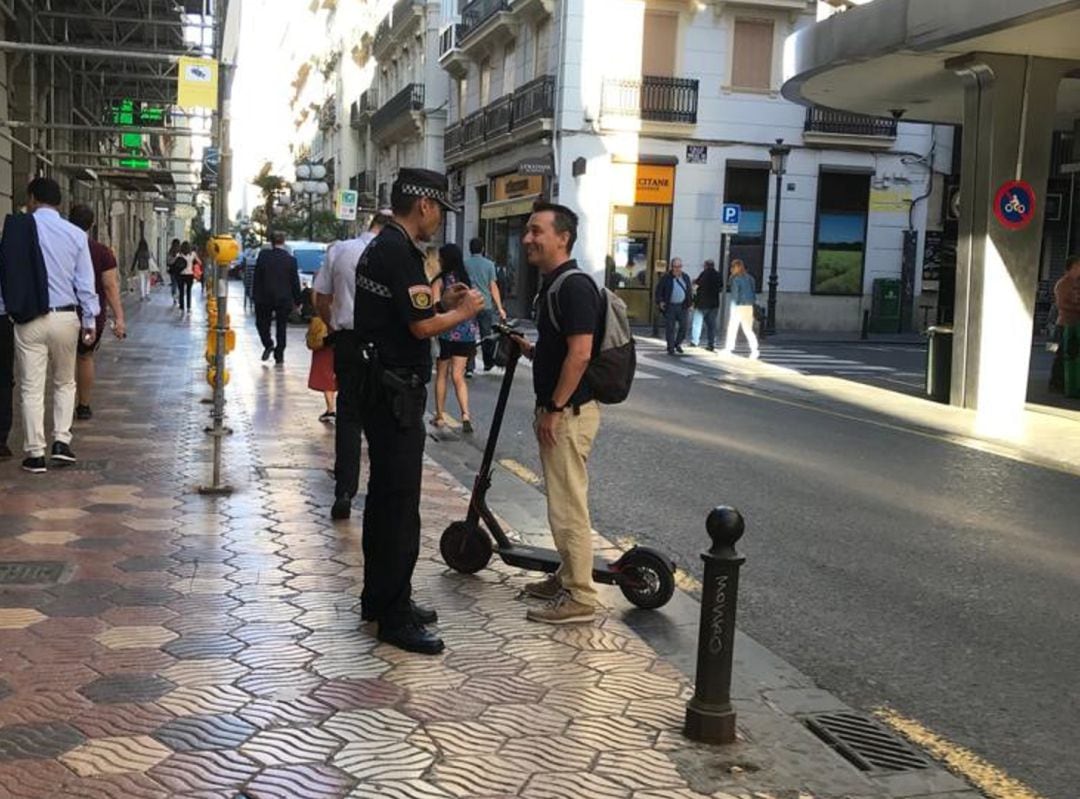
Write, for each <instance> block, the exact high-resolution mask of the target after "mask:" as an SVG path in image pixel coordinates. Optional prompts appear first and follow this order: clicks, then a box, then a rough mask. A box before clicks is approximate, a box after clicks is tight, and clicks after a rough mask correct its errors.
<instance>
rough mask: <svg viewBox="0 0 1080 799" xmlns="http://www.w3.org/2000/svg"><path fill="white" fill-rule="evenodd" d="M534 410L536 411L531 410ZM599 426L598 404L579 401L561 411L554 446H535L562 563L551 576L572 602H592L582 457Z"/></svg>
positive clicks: (585, 458) (594, 601)
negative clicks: (575, 406)
mask: <svg viewBox="0 0 1080 799" xmlns="http://www.w3.org/2000/svg"><path fill="white" fill-rule="evenodd" d="M537 415H538V416H539V412H538V413H537ZM599 428H600V408H599V407H598V406H597V404H596V403H595V402H590V403H587V404H586V405H582V406H581V408H580V410H579V412H578V413H577V414H575V413H574V412H573V411H572V410H565V411H563V413H562V421H561V423H560V424H559V426H558V428H557V431H556V434H555V446H553V447H545V446H541V447H540V462H541V464H543V467H544V483H545V484H546V486H547V507H548V524H549V525H550V526H551V535H552V537H553V538H554V539H555V548H556V549H557V550H558V552H559V557H560V558H561V559H562V565H560V566H559V570H558V571H557V572H556V573H555V576H556V577H557V578H558V579H559V581H560V583H562V587H563V588H564V589H565V590H567V591H569V592H570V596H571V598H573V600H574V601H575V602H580V603H581V604H583V605H590V606H594V607H595V606H596V605H597V603H598V600H597V594H596V587H595V586H594V585H593V581H592V569H593V545H592V523H591V522H590V521H589V472H588V470H587V469H586V461H588V459H589V453H590V452H591V451H592V445H593V440H594V439H595V438H596V431H597V430H598V429H599Z"/></svg>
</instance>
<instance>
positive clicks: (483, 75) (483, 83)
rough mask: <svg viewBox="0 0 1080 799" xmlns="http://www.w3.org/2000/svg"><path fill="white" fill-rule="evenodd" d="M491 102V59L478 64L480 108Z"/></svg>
mask: <svg viewBox="0 0 1080 799" xmlns="http://www.w3.org/2000/svg"><path fill="white" fill-rule="evenodd" d="M490 102H491V59H490V58H485V59H484V60H483V61H482V62H481V63H480V107H481V108H483V107H484V106H485V105H487V104H488V103H490Z"/></svg>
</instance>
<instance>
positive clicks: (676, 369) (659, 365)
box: [637, 355, 701, 377]
mask: <svg viewBox="0 0 1080 799" xmlns="http://www.w3.org/2000/svg"><path fill="white" fill-rule="evenodd" d="M637 360H638V363H643V364H645V365H646V366H649V367H651V368H653V369H659V370H660V371H661V372H671V373H672V374H677V375H679V376H680V377H694V376H695V375H699V374H701V372H699V371H697V370H696V369H688V368H686V367H685V366H675V365H674V364H670V363H664V362H663V361H657V360H655V359H653V358H650V357H648V356H647V355H638V359H637Z"/></svg>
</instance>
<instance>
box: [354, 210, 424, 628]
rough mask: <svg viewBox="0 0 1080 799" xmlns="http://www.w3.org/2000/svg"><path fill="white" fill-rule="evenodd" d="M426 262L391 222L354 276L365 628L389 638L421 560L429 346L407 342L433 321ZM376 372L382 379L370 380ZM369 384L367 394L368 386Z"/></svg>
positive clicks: (401, 618) (407, 615)
mask: <svg viewBox="0 0 1080 799" xmlns="http://www.w3.org/2000/svg"><path fill="white" fill-rule="evenodd" d="M434 305H435V303H434V297H433V295H432V292H431V287H430V286H429V285H428V281H427V276H426V275H425V273H424V254H423V252H421V250H420V249H419V247H417V246H416V244H415V243H414V242H413V240H412V238H411V237H410V236H409V234H408V233H406V232H405V230H404V229H403V228H402V227H401V226H400V225H398V224H397V223H394V222H391V223H390V224H388V225H387V226H386V227H385V228H383V230H382V232H381V233H379V235H378V236H377V237H376V238H375V240H374V241H372V242H371V244H370V245H368V247H367V249H366V250H365V251H364V254H363V255H362V256H361V258H360V262H359V263H358V265H357V270H356V305H355V330H356V335H357V337H358V338H359V339H360V340H362V341H364V342H367V343H369V344H371V345H374V348H375V350H376V351H377V352H378V360H379V363H380V367H381V368H380V369H372V368H369V369H368V370H367V374H366V379H367V380H368V381H369V384H368V385H366V386H365V388H364V391H363V394H364V397H365V401H364V410H363V429H364V436H365V437H366V438H367V441H368V457H369V459H370V463H371V470H370V475H369V477H368V491H367V497H366V499H365V502H364V535H363V549H364V590H363V594H362V595H361V602H362V608H363V614H364V618H371V619H376V620H378V622H379V634H380V637H381V636H382V635H383V633H384V631H386V630H395V629H401V628H405V627H407V626H409V625H411V624H412V622H413V621H414V618H413V615H412V608H411V593H412V587H411V581H412V574H413V569H414V567H415V566H416V560H417V558H418V557H419V554H420V479H421V469H422V463H423V455H424V437H425V431H424V419H423V415H424V406H425V404H426V402H427V388H426V385H425V384H426V383H427V382H428V380H429V379H430V377H431V344H430V342H429V341H428V340H427V339H418V338H416V337H415V336H413V335H412V333H411V332H409V324H410V323H411V322H416V321H422V320H424V319H428V318H430V317H431V316H433V315H434V313H435V307H434ZM378 372H381V374H377V373H378ZM371 383H374V385H371Z"/></svg>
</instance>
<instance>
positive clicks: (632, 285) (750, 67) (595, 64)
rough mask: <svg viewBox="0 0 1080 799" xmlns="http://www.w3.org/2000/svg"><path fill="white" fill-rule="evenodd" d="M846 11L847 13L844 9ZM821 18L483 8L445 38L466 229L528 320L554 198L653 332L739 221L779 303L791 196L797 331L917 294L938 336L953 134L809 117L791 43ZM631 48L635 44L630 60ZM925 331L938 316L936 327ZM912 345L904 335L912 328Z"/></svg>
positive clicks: (738, 8) (453, 157)
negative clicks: (931, 290)
mask: <svg viewBox="0 0 1080 799" xmlns="http://www.w3.org/2000/svg"><path fill="white" fill-rule="evenodd" d="M842 5H844V4H841V6H842ZM833 10H835V8H834V6H833V5H831V4H830V5H828V6H825V5H824V4H822V7H821V8H819V7H818V5H817V4H815V3H814V2H806V1H805V0H758V1H756V2H750V1H749V0H740V1H739V2H727V1H726V0H712V1H711V2H696V1H688V0H472V2H469V3H467V4H465V5H464V6H463V7H462V8H460V10H459V16H458V19H457V20H456V21H455V22H453V23H452V24H450V25H448V26H447V27H446V28H444V30H443V32H442V35H441V38H440V48H439V63H440V64H441V66H442V67H443V69H444V70H445V71H446V73H447V75H448V77H449V79H450V91H449V105H448V108H449V123H448V125H447V129H446V137H445V155H446V166H447V169H448V170H449V172H450V175H451V181H452V184H453V185H454V186H455V187H456V190H457V195H458V198H459V199H460V200H461V201H463V203H464V207H465V208H464V212H463V214H462V215H461V216H460V218H459V219H456V220H453V223H452V224H451V225H450V230H449V233H448V235H449V236H451V237H452V238H454V239H456V240H458V241H459V242H462V243H464V242H465V241H466V240H467V239H468V238H470V237H472V236H474V235H480V236H481V237H482V238H484V239H485V240H486V242H487V245H488V251H489V254H490V255H491V256H492V257H493V258H495V260H496V261H497V262H498V263H499V265H500V266H501V267H503V270H504V273H505V274H504V279H505V282H506V283H507V285H508V287H509V289H510V290H509V292H508V293H509V294H510V307H511V308H512V309H513V310H514V312H515V313H518V314H524V313H525V312H527V310H528V305H529V303H531V298H532V295H533V294H534V293H535V288H536V278H535V275H531V274H530V273H529V271H530V270H528V269H527V268H525V267H524V263H523V259H522V256H521V250H520V243H519V242H520V234H521V229H522V225H523V222H524V219H525V218H527V213H528V208H529V206H530V205H531V203H532V201H533V200H534V199H536V198H538V197H543V198H549V199H554V200H558V201H559V202H562V203H564V204H566V205H568V206H570V207H571V208H574V209H575V210H577V211H578V212H579V213H580V215H581V218H582V223H583V224H582V230H581V236H580V240H579V244H578V246H577V249H576V255H577V257H578V259H579V261H580V262H581V263H582V265H583V266H584V267H585V268H586V269H588V270H590V271H591V272H593V273H594V274H595V276H596V277H597V279H598V280H603V281H604V282H605V283H606V284H607V285H608V286H609V287H612V288H613V289H615V290H616V291H618V292H619V293H620V294H621V295H622V296H624V298H625V299H626V300H627V303H628V305H629V307H630V309H631V312H632V313H633V315H634V316H635V318H636V319H638V320H639V321H642V322H648V321H651V319H652V313H653V302H652V292H653V289H654V287H655V284H656V281H657V280H658V279H659V276H660V275H661V274H663V272H664V271H665V270H666V268H667V264H668V263H669V262H670V260H671V258H673V257H680V258H682V259H683V261H684V263H685V264H686V266H687V268H688V270H689V271H690V272H691V274H696V272H697V271H698V270H699V269H700V268H701V264H702V262H703V261H704V260H705V259H707V258H712V259H714V260H717V259H719V257H720V249H721V235H720V227H719V219H720V207H721V205H722V204H723V203H737V204H739V205H740V206H741V207H742V218H741V222H740V227H739V231H738V234H737V235H735V236H733V237H732V238H731V241H730V245H731V249H730V254H731V256H732V257H741V258H742V259H743V260H744V261H745V262H746V264H747V266H748V268H749V270H750V272H751V273H752V274H754V276H755V277H756V279H757V281H758V285H759V287H760V288H761V289H762V291H764V290H765V288H766V286H767V284H768V274H769V268H770V266H771V248H772V243H773V221H774V214H775V213H776V199H777V181H776V176H775V175H774V174H772V173H771V172H770V155H769V149H770V147H771V146H773V145H774V144H775V142H776V140H777V139H783V141H784V144H785V145H787V146H790V147H791V148H792V149H791V153H790V156H789V157H788V160H787V166H786V173H785V174H784V175H783V176H782V178H781V180H780V184H779V195H780V237H779V248H778V259H777V260H778V290H779V293H778V311H777V317H778V325H779V327H780V328H781V329H802V330H835V331H852V330H858V329H859V328H860V326H861V324H862V317H863V311H864V310H869V309H870V307H871V303H872V300H871V296H872V292H873V288H874V281H875V280H878V279H887V280H894V281H895V280H901V279H902V278H903V280H904V281H905V283H906V285H907V297H906V299H907V304H906V306H905V314H906V316H907V318H908V319H909V320H911V319H913V318H914V319H918V318H919V314H920V311H919V306H920V303H922V304H923V305H926V303H927V302H929V301H930V299H932V298H929V297H926V298H924V297H922V296H921V294H922V286H921V276H922V273H921V269H916V264H919V263H921V258H922V247H923V241H924V239H925V236H924V233H925V230H926V227H927V221H928V219H929V220H930V222H931V224H934V223H935V218H936V217H940V213H939V212H937V211H934V212H931V213H928V209H931V208H940V207H941V204H940V202H937V205H935V202H936V201H937V200H939V198H940V196H941V194H942V192H943V190H944V188H943V187H944V173H945V172H947V171H948V167H949V165H950V164H951V151H950V150H951V142H952V130H951V129H950V128H938V129H934V128H932V127H930V126H926V125H908V124H905V123H903V122H902V121H898V120H897V119H893V118H885V119H881V118H868V117H860V116H858V115H852V114H836V113H831V112H827V111H822V110H818V109H812V110H807V109H804V108H802V107H800V106H797V105H794V104H792V103H789V102H787V101H786V100H784V99H783V98H782V97H781V96H780V94H779V90H780V85H781V77H782V76H781V73H782V49H783V42H784V40H785V38H786V37H787V36H788V35H789V34H790V33H791V32H793V31H795V30H797V29H799V28H800V27H802V26H805V25H809V24H812V23H814V22H815V20H816V19H817V17H818V15H819V14H823V13H826V12H831V11H833ZM613 43H618V44H613ZM922 313H926V311H922ZM897 324H898V325H899V321H898V322H897Z"/></svg>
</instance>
